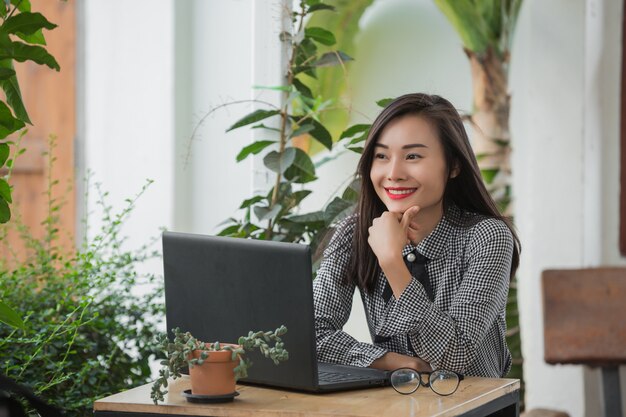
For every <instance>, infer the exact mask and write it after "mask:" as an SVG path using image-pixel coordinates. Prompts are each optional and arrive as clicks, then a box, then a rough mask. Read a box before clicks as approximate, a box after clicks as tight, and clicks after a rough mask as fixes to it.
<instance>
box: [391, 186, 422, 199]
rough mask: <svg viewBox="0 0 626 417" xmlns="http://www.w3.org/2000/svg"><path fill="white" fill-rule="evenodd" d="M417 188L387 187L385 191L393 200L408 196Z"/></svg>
mask: <svg viewBox="0 0 626 417" xmlns="http://www.w3.org/2000/svg"><path fill="white" fill-rule="evenodd" d="M416 190H417V188H408V187H385V192H386V193H387V196H388V197H389V198H391V199H392V200H401V199H403V198H407V197H409V196H411V195H413V193H414V192H415V191H416Z"/></svg>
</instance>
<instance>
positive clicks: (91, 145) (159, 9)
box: [78, 0, 174, 272]
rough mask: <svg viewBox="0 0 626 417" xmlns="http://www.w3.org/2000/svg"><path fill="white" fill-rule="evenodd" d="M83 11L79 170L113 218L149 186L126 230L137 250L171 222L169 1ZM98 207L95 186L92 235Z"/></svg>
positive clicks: (115, 1)
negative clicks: (97, 186)
mask: <svg viewBox="0 0 626 417" xmlns="http://www.w3.org/2000/svg"><path fill="white" fill-rule="evenodd" d="M82 6H83V7H82V10H81V17H82V19H83V21H82V22H81V28H82V30H83V32H82V33H83V36H84V38H83V49H82V50H83V52H84V55H83V56H82V57H79V64H78V65H79V68H80V69H81V73H82V80H81V82H82V85H81V87H82V91H80V92H79V94H80V95H81V99H80V101H79V102H81V103H82V104H83V105H82V106H81V108H79V109H78V112H79V120H81V123H80V126H81V129H80V131H79V135H81V136H82V137H81V138H79V139H78V141H79V142H80V143H81V144H82V145H83V146H82V151H81V154H80V155H78V158H83V163H82V164H79V166H82V167H84V170H85V171H86V170H91V171H92V172H93V174H94V180H95V181H98V182H101V183H102V188H103V189H104V190H106V191H109V192H110V195H109V197H108V198H107V201H108V203H110V204H111V205H112V206H113V207H114V210H115V211H116V212H117V211H119V210H121V208H122V207H124V205H125V203H124V200H125V199H126V198H132V197H133V196H134V195H135V194H137V193H138V192H139V191H140V189H141V188H142V186H143V185H144V184H145V182H146V180H147V179H152V180H154V183H153V184H152V185H151V186H150V187H149V189H148V190H147V192H146V193H145V194H144V195H143V196H142V197H141V198H140V199H139V201H138V202H137V205H136V208H135V209H134V210H133V212H132V215H131V217H130V219H129V220H128V222H127V224H126V225H125V226H124V229H123V234H124V235H126V236H128V241H127V245H128V247H129V248H136V247H139V246H141V245H143V244H145V243H147V242H148V241H149V239H150V238H151V237H154V236H158V235H159V234H160V227H162V226H165V227H170V226H171V223H172V218H173V203H172V202H173V183H172V178H173V158H172V150H173V118H172V114H173V30H174V29H173V19H172V16H173V7H174V6H173V1H172V0H158V1H156V0H138V1H134V2H130V3H129V2H126V1H123V0H111V1H93V0H91V1H86V2H85V3H84V4H83V5H82ZM147 10H149V11H150V13H149V14H146V11H147ZM137 16H143V18H141V19H138V18H137ZM84 174H85V172H80V173H79V175H78V176H79V177H80V176H82V175H84ZM80 197H81V196H79V199H80ZM96 201H97V196H96V193H95V192H94V188H93V187H92V188H91V190H90V201H89V207H88V210H89V211H90V212H91V215H90V218H89V228H90V231H89V235H90V236H93V235H94V233H95V232H96V231H97V230H98V229H99V228H100V226H101V222H100V217H99V210H98V207H97V205H96ZM151 268H153V269H154V272H157V271H158V270H159V269H160V268H161V266H160V265H158V264H155V265H152V266H151Z"/></svg>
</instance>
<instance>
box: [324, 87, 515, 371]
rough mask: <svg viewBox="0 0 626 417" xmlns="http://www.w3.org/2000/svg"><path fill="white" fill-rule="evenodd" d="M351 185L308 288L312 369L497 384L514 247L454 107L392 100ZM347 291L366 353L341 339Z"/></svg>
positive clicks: (504, 360) (503, 361)
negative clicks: (436, 375) (348, 205)
mask: <svg viewBox="0 0 626 417" xmlns="http://www.w3.org/2000/svg"><path fill="white" fill-rule="evenodd" d="M357 175H358V176H360V177H361V178H362V179H363V181H362V185H361V193H360V196H359V204H358V207H357V210H356V213H355V214H354V215H352V216H350V217H348V218H347V219H346V220H344V221H343V222H342V223H341V224H339V226H338V227H337V229H336V232H335V235H334V236H333V238H332V239H331V241H330V243H329V245H328V247H327V248H326V250H325V252H324V260H323V261H322V264H321V266H320V269H319V270H318V273H317V278H316V280H315V281H314V296H315V314H316V334H317V348H318V349H317V351H318V359H319V360H321V361H325V362H336V363H343V364H349V365H356V366H371V367H374V368H379V369H397V368H412V369H416V370H420V371H429V370H432V369H446V370H449V371H454V372H457V373H459V374H466V375H475V376H486V377H502V376H505V375H506V374H507V372H508V371H509V369H510V366H511V355H510V353H509V350H508V348H507V345H506V340H505V333H506V320H505V307H506V300H507V294H508V289H509V282H510V279H511V277H512V276H513V275H514V273H515V270H516V269H517V265H518V263H519V241H518V239H517V236H516V234H515V231H514V230H513V228H512V226H511V224H510V222H509V220H508V219H506V218H503V217H502V216H501V215H500V214H499V213H498V211H497V209H496V206H495V204H494V202H493V200H492V199H491V197H490V196H489V193H488V192H487V190H486V189H485V186H484V184H483V182H482V179H481V176H480V172H479V170H478V164H477V162H476V158H475V157H474V155H473V153H472V149H471V146H470V144H469V140H468V137H467V134H466V132H465V129H464V127H463V123H462V121H461V118H460V116H459V114H458V112H457V111H456V109H455V108H454V106H452V104H451V103H450V102H448V101H447V100H445V99H443V98H441V97H439V96H430V95H426V94H407V95H404V96H402V97H399V98H397V99H396V100H394V101H392V102H391V103H390V104H389V105H388V106H387V107H386V108H385V109H384V110H383V111H382V112H381V114H380V115H379V116H378V117H377V118H376V120H375V121H374V123H373V124H372V127H371V129H370V133H369V136H368V139H367V141H366V144H365V148H364V151H363V154H362V157H361V159H360V162H359V165H358V168H357ZM365 179H369V180H365ZM355 288H359V290H360V292H361V298H362V300H363V304H364V306H365V310H366V316H367V321H368V327H369V330H370V334H371V337H372V341H373V343H372V344H369V343H361V342H357V341H356V340H355V339H353V338H352V337H351V336H349V335H348V334H347V333H344V332H343V331H342V328H343V325H344V324H345V323H346V321H347V320H348V317H349V315H350V307H351V302H352V295H353V293H354V290H355Z"/></svg>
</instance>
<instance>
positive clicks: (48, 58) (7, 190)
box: [0, 0, 60, 314]
mask: <svg viewBox="0 0 626 417" xmlns="http://www.w3.org/2000/svg"><path fill="white" fill-rule="evenodd" d="M0 19H2V23H1V24H0V88H2V90H3V91H4V94H5V96H6V101H2V100H0V169H1V168H2V167H3V166H6V167H7V168H11V166H12V165H13V159H10V158H9V154H10V146H11V145H14V143H13V142H12V141H7V140H6V137H7V136H9V135H10V134H12V133H14V132H17V131H19V130H20V129H22V128H24V126H25V125H26V123H28V124H32V123H31V121H30V118H29V117H28V113H27V112H26V107H25V106H24V102H23V100H22V93H21V92H20V86H19V83H18V81H17V75H16V73H15V69H14V61H18V62H25V61H32V62H35V63H36V64H39V65H46V66H47V67H49V68H51V69H54V70H56V71H59V70H60V67H59V64H58V63H57V61H56V60H55V59H54V57H53V56H52V55H50V54H49V53H48V52H47V51H46V49H45V47H44V46H45V45H46V41H45V38H44V35H43V29H46V30H51V29H54V28H55V27H56V25H55V24H53V23H50V22H49V21H48V20H47V19H46V18H45V17H44V16H43V15H42V14H41V13H33V12H31V8H30V0H10V1H9V0H5V1H3V2H0ZM17 39H21V40H22V41H24V42H21V41H19V40H17ZM42 45H43V46H42ZM11 110H13V111H12V112H11ZM11 203H12V197H11V186H10V185H9V183H8V181H7V177H4V178H0V223H6V222H8V221H9V220H10V219H11V209H10V207H9V204H11ZM7 308H8V306H7V305H6V304H5V303H2V302H0V309H4V310H6V309H7ZM8 314H11V313H8Z"/></svg>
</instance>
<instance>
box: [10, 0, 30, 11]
mask: <svg viewBox="0 0 626 417" xmlns="http://www.w3.org/2000/svg"><path fill="white" fill-rule="evenodd" d="M11 4H12V5H14V6H17V10H19V11H20V12H30V0H11Z"/></svg>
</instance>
